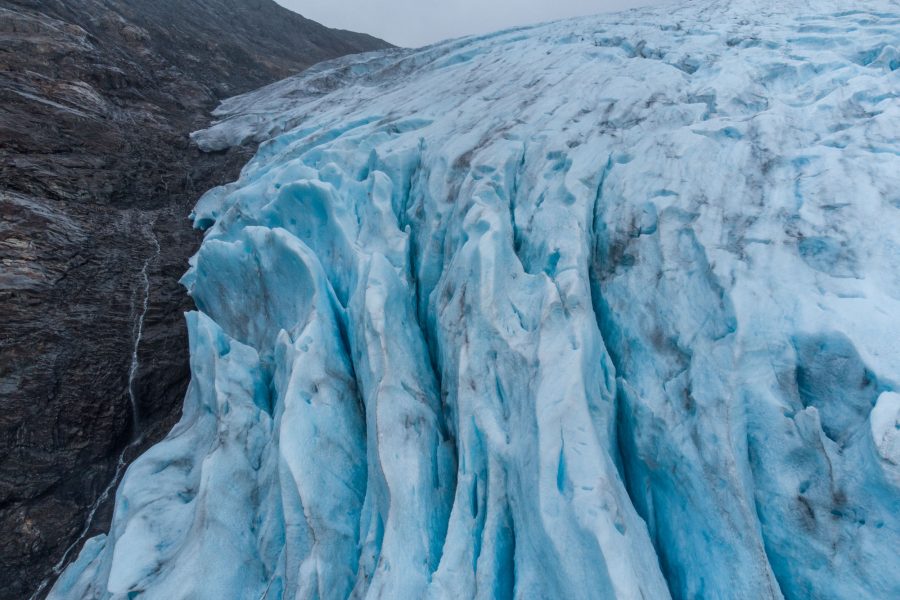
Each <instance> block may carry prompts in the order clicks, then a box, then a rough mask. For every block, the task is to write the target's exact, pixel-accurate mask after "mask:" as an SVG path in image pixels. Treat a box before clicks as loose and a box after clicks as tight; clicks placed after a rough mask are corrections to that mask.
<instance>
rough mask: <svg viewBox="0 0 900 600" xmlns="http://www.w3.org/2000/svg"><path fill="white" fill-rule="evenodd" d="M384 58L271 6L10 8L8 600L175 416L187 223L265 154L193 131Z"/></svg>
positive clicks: (0, 522) (4, 143)
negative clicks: (355, 60)
mask: <svg viewBox="0 0 900 600" xmlns="http://www.w3.org/2000/svg"><path fill="white" fill-rule="evenodd" d="M386 45H387V44H385V43H384V42H382V41H380V40H377V39H375V38H371V37H368V36H365V35H360V34H355V33H351V32H345V31H336V30H332V29H328V28H326V27H323V26H321V25H319V24H317V23H315V22H312V21H309V20H307V19H304V18H303V17H301V16H299V15H296V14H294V13H291V12H289V11H287V10H285V9H282V8H281V7H279V6H278V5H276V4H275V3H274V2H271V1H269V0H190V1H184V0H157V1H153V2H151V1H149V0H137V1H126V0H65V1H62V0H13V1H10V0H2V1H0V214H2V220H0V315H2V318H0V409H2V410H0V598H3V599H5V598H24V597H28V596H29V595H31V594H33V593H35V591H36V590H38V589H39V588H41V586H42V583H44V582H45V580H47V579H48V578H51V579H52V578H53V577H54V576H55V574H56V573H57V572H58V571H59V569H60V568H61V567H62V566H63V565H64V563H65V562H66V561H67V560H70V559H71V558H73V557H74V555H75V554H77V551H78V549H79V547H80V544H81V542H82V541H83V539H84V538H85V537H86V536H87V534H89V533H91V532H93V531H97V530H100V529H105V527H106V526H107V525H108V520H109V514H108V513H109V507H108V506H107V504H108V502H106V500H109V498H110V495H111V494H110V492H109V490H110V489H111V484H112V483H113V482H114V481H115V480H116V479H117V477H118V476H119V475H121V470H122V469H121V466H122V465H123V464H124V463H127V462H128V461H129V460H130V459H131V458H133V456H134V455H136V454H137V453H138V452H140V450H141V449H143V448H145V447H146V446H148V445H150V444H151V443H153V442H154V441H156V440H158V439H159V438H160V437H161V436H162V435H164V434H165V433H166V431H167V430H168V429H169V427H170V426H171V424H172V423H173V422H174V421H175V420H177V418H178V416H179V414H180V407H181V402H182V398H183V397H184V392H185V387H186V384H187V380H188V361H187V342H186V337H185V335H186V334H185V327H184V324H183V317H182V313H183V311H184V310H185V309H187V308H189V307H190V302H189V300H188V299H187V297H186V296H185V294H184V293H183V290H182V289H181V287H180V286H179V285H178V283H177V280H178V278H179V277H180V275H181V274H182V273H183V272H184V270H185V268H186V259H187V257H188V256H190V255H191V254H192V253H193V252H194V251H195V250H196V247H197V244H198V243H199V239H198V238H199V236H198V235H197V234H196V233H195V232H194V231H193V230H192V229H191V227H190V223H189V222H188V221H187V219H186V217H187V215H188V213H189V212H190V208H191V206H192V205H193V203H194V201H196V199H197V197H198V196H199V194H200V193H201V192H202V191H204V190H206V189H209V188H210V187H213V186H215V185H217V184H220V183H223V182H225V181H230V180H232V179H234V177H235V176H236V175H237V173H238V170H239V168H240V165H242V164H243V163H245V162H246V161H247V159H248V157H249V155H250V153H251V152H252V147H250V146H244V147H239V148H233V149H231V150H228V151H222V152H217V153H202V152H200V151H199V150H197V149H196V148H194V147H192V146H191V144H190V142H189V139H188V133H189V132H190V131H192V130H195V129H198V128H200V127H202V126H204V125H205V124H206V123H208V121H209V116H208V115H209V111H210V109H211V108H213V107H214V106H215V105H216V103H217V102H218V101H219V100H220V99H222V98H224V97H226V96H231V95H234V94H236V93H241V92H244V91H247V90H250V89H254V88H256V87H259V86H261V85H264V84H266V83H268V82H271V81H274V80H277V79H280V78H282V77H285V76H287V75H289V74H291V73H294V72H297V71H299V70H302V69H303V68H305V67H307V66H309V65H311V64H314V63H316V62H319V61H321V60H325V59H328V58H333V57H337V56H341V55H344V54H349V53H355V52H362V51H367V50H372V49H377V48H383V47H385V46H386ZM44 587H46V585H44ZM38 595H40V594H38Z"/></svg>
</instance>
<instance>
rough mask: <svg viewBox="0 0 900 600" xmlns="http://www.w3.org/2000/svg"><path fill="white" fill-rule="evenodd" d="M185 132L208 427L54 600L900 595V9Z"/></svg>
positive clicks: (376, 83) (330, 68) (732, 6)
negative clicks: (229, 163)
mask: <svg viewBox="0 0 900 600" xmlns="http://www.w3.org/2000/svg"><path fill="white" fill-rule="evenodd" d="M217 117H218V118H219V121H218V122H217V123H216V124H215V125H214V126H212V127H211V128H210V129H207V130H205V131H201V132H198V133H197V134H195V139H196V141H197V142H198V143H199V144H200V145H201V146H202V147H204V148H206V149H209V150H216V149H222V148H225V147H228V146H230V145H234V144H239V143H242V142H244V141H247V140H254V141H257V142H262V144H261V146H260V148H259V151H258V153H257V154H256V156H255V157H254V158H253V159H252V160H251V161H250V162H249V163H248V164H247V165H246V166H245V168H244V169H243V171H242V173H241V176H240V179H239V180H238V181H236V182H234V183H231V184H229V185H226V186H224V187H221V188H217V189H214V190H211V191H210V192H208V193H207V194H206V195H205V196H204V197H203V198H202V199H201V200H200V201H199V203H198V204H197V207H196V209H195V211H194V214H193V219H194V223H195V225H196V226H198V227H200V228H202V229H205V230H206V233H205V238H204V241H203V244H202V246H201V248H200V250H199V252H198V253H197V255H196V256H195V257H194V258H193V259H192V262H191V266H190V269H189V271H188V273H187V274H186V275H185V277H184V280H183V282H184V284H185V285H186V286H187V288H188V289H189V290H190V293H191V295H192V296H193V298H194V299H195V301H196V305H197V307H198V311H197V312H193V313H190V314H189V315H188V316H187V319H188V323H189V328H190V340H191V341H190V343H191V368H192V374H193V378H192V382H191V385H190V389H189V391H188V394H187V397H186V399H185V405H184V415H183V418H182V420H181V422H180V423H179V424H178V425H177V426H176V427H175V428H174V430H173V431H172V432H171V434H170V435H169V436H168V437H167V438H166V439H165V440H164V441H162V442H161V443H159V444H158V445H156V446H155V447H153V448H152V449H150V450H149V451H148V452H147V453H146V454H144V455H143V456H141V457H140V458H139V459H138V460H136V461H135V462H134V464H132V465H131V467H130V468H129V469H128V471H127V474H126V475H125V477H124V480H123V482H122V483H121V485H120V487H119V489H118V491H117V495H116V507H115V515H114V518H113V523H112V527H111V530H110V532H109V534H108V535H101V536H99V537H96V538H93V539H92V540H90V541H89V542H88V543H87V544H86V545H85V547H84V548H83V550H82V551H81V554H80V556H79V558H78V559H77V561H76V562H74V563H73V564H72V565H71V566H70V567H69V568H68V569H67V570H66V571H65V572H64V573H63V575H62V576H61V577H60V579H59V580H58V581H57V583H56V585H55V587H54V589H53V591H52V592H51V595H50V597H51V598H54V599H70V598H78V599H82V598H116V599H119V598H135V597H141V598H148V599H153V598H159V599H164V600H172V599H179V598H186V599H187V598H190V599H217V600H218V599H228V598H237V599H248V600H264V599H268V600H278V599H295V598H296V599H323V600H325V599H345V598H355V599H363V598H365V599H400V600H404V599H418V598H428V599H442V598H446V599H459V598H522V599H542V598H547V599H582V598H585V599H588V598H590V599H593V598H598V599H607V598H610V599H611V598H617V599H632V598H634V599H638V598H643V599H647V600H657V599H664V598H670V597H671V598H676V599H682V598H683V599H688V598H690V599H693V598H710V599H747V600H751V599H752V600H757V599H766V598H797V599H806V598H810V599H812V598H814V599H845V598H846V599H854V600H856V599H867V598H872V599H878V600H883V599H889V598H900V429H898V427H900V425H898V419H900V394H898V391H900V387H898V382H900V3H898V2H896V1H889V0H873V1H858V2H838V1H833V0H822V1H815V0H809V1H807V2H804V1H798V0H786V1H781V2H768V1H762V0H747V1H743V2H683V3H677V4H670V5H665V6H661V7H658V8H648V9H640V10H633V11H629V12H623V13H618V14H612V15H603V16H597V17H590V18H580V19H576V20H567V21H560V22H555V23H550V24H546V25H540V26H535V27H528V28H519V29H514V30H509V31H504V32H501V33H497V34H493V35H487V36H481V37H472V38H466V39H462V40H454V41H449V42H444V43H441V44H437V45H434V46H430V47H427V48H424V49H419V50H393V51H386V52H379V53H374V54H367V55H362V56H355V57H349V58H344V59H339V60H337V61H334V62H330V63H325V64H323V65H320V66H318V67H315V68H313V69H312V70H310V71H307V72H304V73H302V74H300V75H298V76H296V77H293V78H290V79H287V80H284V81H282V82H279V83H277V84H274V85H272V86H269V87H267V88H263V89H261V90H259V91H256V92H253V93H250V94H248V95H244V96H240V97H237V98H233V99H231V100H228V101H226V102H225V103H224V104H223V105H222V106H221V107H220V108H219V110H218V112H217Z"/></svg>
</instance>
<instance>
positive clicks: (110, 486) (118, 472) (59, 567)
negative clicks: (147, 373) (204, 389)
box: [29, 222, 162, 600]
mask: <svg viewBox="0 0 900 600" xmlns="http://www.w3.org/2000/svg"><path fill="white" fill-rule="evenodd" d="M154 225H155V222H151V223H150V224H149V225H148V226H147V231H149V232H150V237H151V238H152V242H153V253H152V254H151V255H150V256H148V257H147V258H146V259H145V260H144V264H143V266H142V267H141V271H140V275H139V277H140V281H141V296H142V298H143V300H142V301H141V305H140V311H139V312H138V314H137V316H136V318H135V322H134V327H133V328H132V331H133V338H134V345H133V350H132V353H131V364H130V365H129V368H128V388H127V389H128V400H129V402H130V403H131V415H132V422H131V430H132V435H131V440H130V441H129V443H128V445H127V446H125V447H124V448H123V449H122V451H121V452H120V453H119V456H118V459H117V460H116V469H115V471H114V473H113V477H112V479H111V480H110V481H109V483H107V484H106V486H105V487H104V488H103V490H102V491H101V492H100V495H99V496H97V499H96V500H95V501H94V503H93V504H92V505H91V506H90V508H89V509H88V511H87V517H86V518H85V521H84V527H83V528H82V529H81V532H80V533H79V535H78V537H77V538H75V541H74V542H72V544H71V545H70V546H69V547H68V548H66V550H65V552H63V554H62V556H61V557H60V559H59V561H58V562H57V563H56V564H55V565H54V566H53V569H52V575H51V577H57V576H58V575H59V574H60V573H62V571H63V569H64V568H65V567H66V565H67V564H68V563H69V558H70V554H71V553H72V551H74V550H75V549H77V548H79V547H81V544H82V542H84V539H85V538H86V537H87V535H88V533H90V531H91V528H92V527H93V525H94V517H95V516H96V514H97V511H98V510H100V507H101V506H103V505H104V504H105V503H106V502H107V501H108V500H109V496H110V494H112V493H113V492H114V491H115V489H116V486H118V485H119V482H120V481H121V479H122V474H123V473H124V472H125V467H126V466H127V465H128V463H127V461H126V456H127V454H128V452H129V451H131V450H133V449H134V448H135V447H137V446H140V444H141V442H143V435H142V434H141V432H140V421H139V415H140V413H139V410H138V401H137V396H136V395H135V390H134V383H135V378H136V377H137V373H138V368H139V366H140V362H139V358H138V351H139V349H140V344H141V338H142V337H143V333H144V318H145V317H146V316H147V311H148V310H149V308H150V268H151V265H152V264H153V263H154V262H155V261H156V260H157V259H158V258H159V256H160V253H161V250H162V249H161V247H160V245H159V239H158V238H157V237H156V234H155V233H154V231H153V227H154ZM49 582H50V579H49V578H48V579H46V580H44V581H42V582H41V584H40V585H39V586H38V587H37V589H36V590H35V591H34V593H33V594H32V595H31V597H30V599H29V600H36V599H37V598H40V597H41V595H42V594H43V592H44V590H45V589H46V587H47V585H48V584H49Z"/></svg>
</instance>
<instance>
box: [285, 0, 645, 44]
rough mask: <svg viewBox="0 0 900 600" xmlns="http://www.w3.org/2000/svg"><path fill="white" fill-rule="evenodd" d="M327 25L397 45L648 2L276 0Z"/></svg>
mask: <svg viewBox="0 0 900 600" xmlns="http://www.w3.org/2000/svg"><path fill="white" fill-rule="evenodd" d="M276 2H278V3H279V4H282V5H284V6H286V7H288V8H290V9H291V10H294V11H296V12H298V13H300V14H301V15H303V16H304V17H308V18H310V19H313V20H314V21H318V22H319V23H322V24H323V25H327V26H329V27H337V28H339V29H350V30H352V31H360V32H363V33H369V34H371V35H374V36H376V37H380V38H382V39H385V40H387V41H389V42H391V43H392V44H396V45H398V46H411V47H414V46H424V45H426V44H430V43H432V42H436V41H438V40H443V39H447V38H454V37H460V36H463V35H469V34H473V33H487V32H489V31H496V30H497V29H504V28H507V27H512V26H514V25H526V24H529V23H539V22H542V21H552V20H554V19H562V18H564V17H576V16H581V15H590V14H595V13H599V12H609V11H613V10H620V9H623V8H631V7H633V6H643V5H646V4H653V3H655V2H654V0H276Z"/></svg>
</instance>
